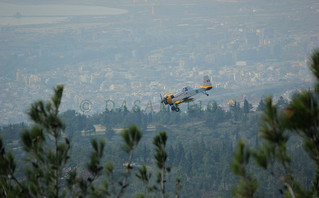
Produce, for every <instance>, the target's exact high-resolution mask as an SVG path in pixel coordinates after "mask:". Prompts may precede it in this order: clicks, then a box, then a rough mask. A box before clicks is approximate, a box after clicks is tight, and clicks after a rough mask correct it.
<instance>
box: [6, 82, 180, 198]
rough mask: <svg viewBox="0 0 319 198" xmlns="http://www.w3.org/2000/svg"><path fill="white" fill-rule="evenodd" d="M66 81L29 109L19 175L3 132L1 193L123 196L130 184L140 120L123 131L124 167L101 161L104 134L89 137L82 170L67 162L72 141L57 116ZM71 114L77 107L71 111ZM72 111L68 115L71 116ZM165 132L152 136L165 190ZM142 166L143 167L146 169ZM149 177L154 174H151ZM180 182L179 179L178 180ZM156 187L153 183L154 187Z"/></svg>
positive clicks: (8, 195)
mask: <svg viewBox="0 0 319 198" xmlns="http://www.w3.org/2000/svg"><path fill="white" fill-rule="evenodd" d="M62 94H63V85H58V86H57V87H56V88H55V89H54V95H53V96H52V97H51V100H49V101H47V102H43V101H37V102H35V103H33V104H32V105H31V108H30V110H29V111H28V115H29V117H30V118H31V120H33V122H34V123H35V125H34V126H33V128H32V129H26V130H25V131H24V132H23V133H22V134H21V140H22V145H23V149H24V151H25V152H26V158H25V160H26V161H27V163H26V164H25V165H24V166H25V172H24V173H25V175H24V176H22V177H20V178H19V177H17V176H16V173H15V171H16V167H17V164H16V162H15V160H14V155H13V154H12V153H10V152H6V149H5V147H4V144H3V139H2V137H0V184H1V188H0V197H52V198H58V197H117V198H118V197H122V196H123V194H124V193H125V191H126V190H127V188H128V187H129V178H130V176H131V172H132V170H133V168H134V163H133V152H134V151H135V149H136V147H137V146H138V144H139V142H140V140H141V138H142V133H141V131H140V130H139V129H138V128H137V126H136V125H131V126H130V127H129V128H126V129H124V130H123V132H122V133H121V137H122V140H123V146H122V148H123V150H124V151H125V152H126V153H127V155H128V159H127V161H126V162H125V163H124V164H123V166H124V171H123V173H120V174H118V173H117V174H116V175H115V174H114V166H113V163H111V162H107V163H106V164H105V165H103V164H102V162H103V156H104V149H105V144H106V142H105V140H103V139H101V140H96V139H92V140H91V146H92V148H93V151H92V152H91V155H90V160H89V162H88V163H86V172H87V173H88V175H83V174H81V172H83V170H82V171H81V172H79V171H78V167H70V166H68V161H69V160H70V157H71V156H70V148H71V142H70V140H69V138H67V137H66V134H65V133H64V130H65V124H64V123H63V122H62V119H61V118H60V117H59V107H60V104H61V100H62ZM69 113H70V115H71V114H73V115H75V114H74V112H73V113H72V112H69ZM70 115H68V116H67V117H69V119H70V118H71V117H72V116H70ZM166 140H167V135H166V133H165V132H161V133H160V134H159V135H157V136H155V138H154V145H155V146H156V154H155V159H156V161H157V166H158V167H159V168H160V169H161V172H160V174H159V177H158V179H159V181H160V182H159V183H161V185H160V188H159V189H160V194H161V195H162V197H164V196H165V181H166V180H165V173H166V171H169V170H170V168H169V167H167V166H166V160H167V153H166V150H165V146H166ZM145 170H146V169H145V166H144V172H145ZM149 177H150V176H149ZM179 186H180V183H179ZM154 189H155V188H154Z"/></svg>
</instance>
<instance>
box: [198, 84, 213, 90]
mask: <svg viewBox="0 0 319 198" xmlns="http://www.w3.org/2000/svg"><path fill="white" fill-rule="evenodd" d="M200 87H201V88H204V89H208V88H212V87H213V86H210V85H207V86H204V85H201V86H200Z"/></svg>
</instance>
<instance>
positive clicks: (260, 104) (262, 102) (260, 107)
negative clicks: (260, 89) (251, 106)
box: [256, 99, 265, 111]
mask: <svg viewBox="0 0 319 198" xmlns="http://www.w3.org/2000/svg"><path fill="white" fill-rule="evenodd" d="M264 109H265V103H264V100H263V99H260V101H259V104H258V106H257V109H256V110H257V111H264Z"/></svg>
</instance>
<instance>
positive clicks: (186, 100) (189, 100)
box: [175, 98, 195, 104]
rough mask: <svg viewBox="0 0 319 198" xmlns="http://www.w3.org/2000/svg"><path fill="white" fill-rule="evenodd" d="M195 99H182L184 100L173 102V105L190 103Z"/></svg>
mask: <svg viewBox="0 0 319 198" xmlns="http://www.w3.org/2000/svg"><path fill="white" fill-rule="evenodd" d="M194 100H195V99H194V98H184V99H182V100H177V101H175V104H180V103H182V102H192V101H194Z"/></svg>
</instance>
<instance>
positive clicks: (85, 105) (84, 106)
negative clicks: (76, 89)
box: [80, 100, 92, 113]
mask: <svg viewBox="0 0 319 198" xmlns="http://www.w3.org/2000/svg"><path fill="white" fill-rule="evenodd" d="M91 109H92V103H91V101H89V100H83V101H82V102H81V103H80V110H81V111H82V112H83V113H88V112H89V111H91Z"/></svg>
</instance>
